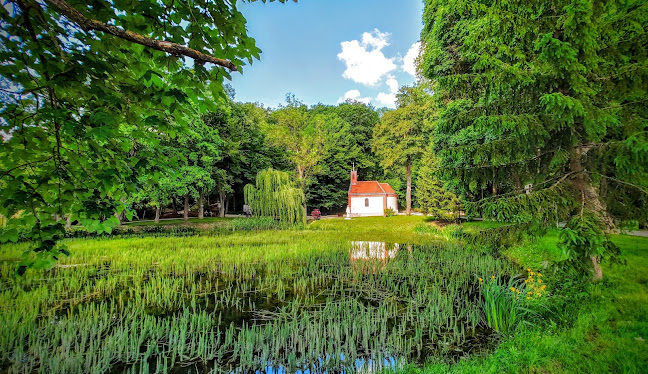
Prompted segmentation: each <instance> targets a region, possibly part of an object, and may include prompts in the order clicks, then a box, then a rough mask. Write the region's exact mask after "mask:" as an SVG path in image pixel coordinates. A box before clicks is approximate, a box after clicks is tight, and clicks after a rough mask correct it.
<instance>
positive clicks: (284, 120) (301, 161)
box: [267, 95, 324, 212]
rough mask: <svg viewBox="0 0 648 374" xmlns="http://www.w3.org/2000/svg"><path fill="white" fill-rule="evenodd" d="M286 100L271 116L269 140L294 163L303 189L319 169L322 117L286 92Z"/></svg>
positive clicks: (322, 136)
mask: <svg viewBox="0 0 648 374" xmlns="http://www.w3.org/2000/svg"><path fill="white" fill-rule="evenodd" d="M287 101H288V105H287V106H285V107H282V108H280V109H278V110H276V111H275V112H273V113H272V114H271V115H270V119H271V123H270V124H269V125H268V129H267V134H268V138H269V139H270V141H271V142H273V143H274V144H275V145H277V146H279V147H282V148H284V149H285V150H286V152H287V153H288V159H289V160H290V161H291V162H292V163H293V164H294V166H295V169H296V172H297V180H298V183H299V188H301V189H302V190H303V191H306V189H307V187H308V183H309V181H310V179H309V178H310V177H311V175H312V174H314V173H316V172H317V171H318V167H319V166H320V161H321V160H322V158H323V152H322V148H323V145H324V134H323V130H322V128H323V123H324V118H323V117H322V116H318V115H311V113H309V111H308V108H307V107H306V105H304V104H303V103H301V102H300V101H298V100H296V99H295V98H294V96H290V95H288V96H287ZM304 212H306V204H305V202H304Z"/></svg>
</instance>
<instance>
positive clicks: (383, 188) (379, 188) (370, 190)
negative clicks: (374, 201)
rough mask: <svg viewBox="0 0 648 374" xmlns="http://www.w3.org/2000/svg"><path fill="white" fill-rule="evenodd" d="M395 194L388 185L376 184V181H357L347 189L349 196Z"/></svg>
mask: <svg viewBox="0 0 648 374" xmlns="http://www.w3.org/2000/svg"><path fill="white" fill-rule="evenodd" d="M385 193H387V194H395V193H396V192H395V191H394V189H393V188H391V186H389V184H388V183H378V181H358V182H356V184H352V185H351V187H349V194H381V195H382V194H385Z"/></svg>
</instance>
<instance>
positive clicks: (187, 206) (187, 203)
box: [182, 193, 189, 219]
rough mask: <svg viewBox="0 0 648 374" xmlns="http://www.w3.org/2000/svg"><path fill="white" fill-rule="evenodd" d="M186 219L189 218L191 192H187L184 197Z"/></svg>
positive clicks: (183, 213) (183, 214)
mask: <svg viewBox="0 0 648 374" xmlns="http://www.w3.org/2000/svg"><path fill="white" fill-rule="evenodd" d="M182 216H183V218H184V219H189V194H188V193H187V194H186V195H185V198H184V211H183V212H182Z"/></svg>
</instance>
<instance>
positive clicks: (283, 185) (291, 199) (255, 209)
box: [245, 169, 306, 224]
mask: <svg viewBox="0 0 648 374" xmlns="http://www.w3.org/2000/svg"><path fill="white" fill-rule="evenodd" d="M245 203H246V204H247V205H249V206H250V209H251V210H252V214H254V215H255V216H257V217H271V218H273V219H278V220H279V221H281V222H283V223H288V224H296V223H302V224H303V223H306V212H305V211H304V209H303V206H304V204H305V203H306V197H305V195H304V191H303V190H302V189H301V188H299V187H298V186H297V183H295V181H294V179H293V178H292V177H291V176H290V174H288V173H286V172H283V171H278V170H273V169H267V170H262V171H260V172H259V174H258V175H257V177H256V184H255V185H252V184H248V185H246V186H245Z"/></svg>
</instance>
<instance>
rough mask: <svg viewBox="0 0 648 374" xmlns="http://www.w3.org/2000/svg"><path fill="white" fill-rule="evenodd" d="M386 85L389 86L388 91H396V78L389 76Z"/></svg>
mask: <svg viewBox="0 0 648 374" xmlns="http://www.w3.org/2000/svg"><path fill="white" fill-rule="evenodd" d="M387 85H388V86H389V92H391V93H396V92H398V81H397V80H396V78H394V77H392V76H390V77H389V78H387Z"/></svg>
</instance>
